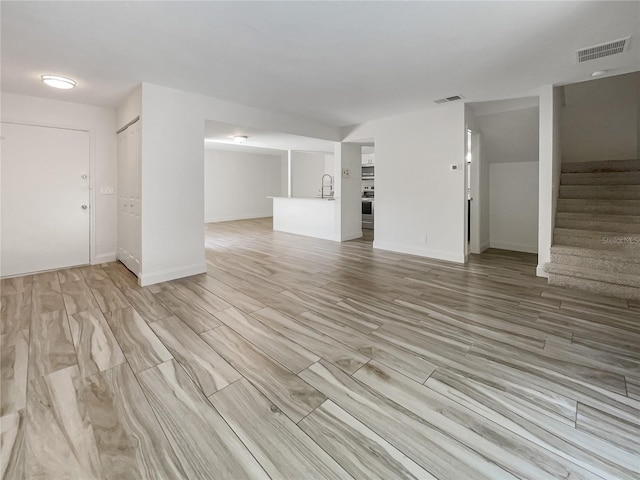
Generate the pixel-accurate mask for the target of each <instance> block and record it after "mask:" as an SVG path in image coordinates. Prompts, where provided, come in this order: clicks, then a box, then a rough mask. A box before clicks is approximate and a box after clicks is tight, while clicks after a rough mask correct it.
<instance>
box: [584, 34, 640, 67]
mask: <svg viewBox="0 0 640 480" xmlns="http://www.w3.org/2000/svg"><path fill="white" fill-rule="evenodd" d="M630 39H631V37H626V38H621V39H620V40H614V41H613V42H607V43H603V44H601V45H594V46H593V47H587V48H581V49H580V50H578V51H576V55H577V59H578V63H582V62H588V61H591V60H595V59H597V58H602V57H608V56H610V55H617V54H619V53H622V52H624V51H625V50H626V49H627V48H629V40H630Z"/></svg>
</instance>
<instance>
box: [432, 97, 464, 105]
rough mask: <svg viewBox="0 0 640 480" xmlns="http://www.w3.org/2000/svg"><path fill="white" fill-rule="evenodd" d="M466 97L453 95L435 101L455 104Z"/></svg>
mask: <svg viewBox="0 0 640 480" xmlns="http://www.w3.org/2000/svg"><path fill="white" fill-rule="evenodd" d="M463 98H464V97H463V96H462V95H452V96H451V97H444V98H439V99H438V100H434V101H433V102H434V103H448V102H455V101H457V100H462V99H463Z"/></svg>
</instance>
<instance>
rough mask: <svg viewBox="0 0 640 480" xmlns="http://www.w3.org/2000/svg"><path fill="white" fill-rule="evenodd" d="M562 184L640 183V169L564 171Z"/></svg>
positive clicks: (561, 177) (561, 176)
mask: <svg viewBox="0 0 640 480" xmlns="http://www.w3.org/2000/svg"><path fill="white" fill-rule="evenodd" d="M560 185H640V171H638V172H595V173H593V172H579V173H563V174H561V175H560Z"/></svg>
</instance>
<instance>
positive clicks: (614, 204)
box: [558, 198, 640, 215]
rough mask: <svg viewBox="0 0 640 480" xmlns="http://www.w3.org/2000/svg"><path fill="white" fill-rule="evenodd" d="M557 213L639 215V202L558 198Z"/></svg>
mask: <svg viewBox="0 0 640 480" xmlns="http://www.w3.org/2000/svg"><path fill="white" fill-rule="evenodd" d="M558 212H568V213H598V214H610V215H640V200H599V199H598V200H595V199H591V198H587V199H585V198H559V199H558Z"/></svg>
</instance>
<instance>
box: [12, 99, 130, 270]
mask: <svg viewBox="0 0 640 480" xmlns="http://www.w3.org/2000/svg"><path fill="white" fill-rule="evenodd" d="M2 121H12V122H17V123H29V124H33V125H45V126H55V127H66V128H73V129H79V130H88V131H89V132H90V135H91V157H92V158H91V162H92V169H93V175H92V178H91V185H92V187H93V189H92V198H91V215H92V224H93V237H92V238H91V262H92V263H100V262H109V261H114V260H115V257H116V242H117V235H116V234H117V230H116V225H117V223H116V214H117V195H115V194H114V195H101V194H100V187H101V186H112V187H115V186H116V134H115V130H116V116H115V111H114V110H113V109H111V108H101V107H94V106H90V105H83V104H79V103H71V102H61V101H58V100H48V99H44V98H37V97H29V96H24V95H15V94H11V93H5V92H2Z"/></svg>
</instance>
